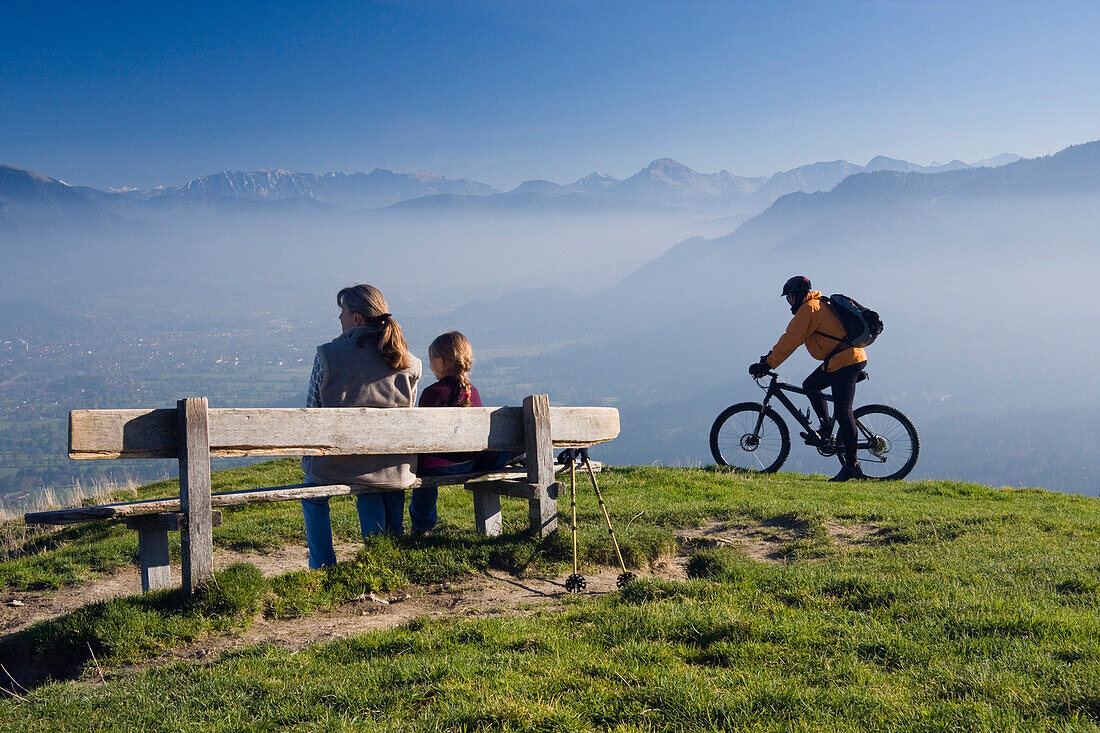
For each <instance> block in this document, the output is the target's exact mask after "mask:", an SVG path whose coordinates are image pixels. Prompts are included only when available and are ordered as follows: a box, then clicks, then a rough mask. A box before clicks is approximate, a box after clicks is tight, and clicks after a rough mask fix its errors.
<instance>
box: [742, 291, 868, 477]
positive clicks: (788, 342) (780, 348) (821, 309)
mask: <svg viewBox="0 0 1100 733" xmlns="http://www.w3.org/2000/svg"><path fill="white" fill-rule="evenodd" d="M783 297H784V298H786V299H787V302H788V303H790V306H791V313H793V314H794V318H792V319H791V322H790V323H789V324H788V325H787V331H786V332H785V333H784V334H783V335H782V336H780V337H779V341H778V342H777V343H776V344H775V346H773V347H772V350H771V351H769V352H768V353H767V355H766V356H762V357H760V361H759V362H758V363H756V364H751V365H750V366H749V374H751V375H752V376H753V377H762V376H764V375H765V374H767V372H768V370H769V369H776V368H778V367H779V365H780V364H782V363H783V362H784V361H786V359H787V357H789V356H790V355H791V354H792V353H794V350H795V349H797V348H798V347H799V346H801V345H802V344H805V345H806V351H808V352H810V356H812V357H813V358H815V359H820V360H821V361H822V364H821V366H820V367H818V368H817V369H815V370H814V371H813V372H812V373H811V374H810V376H808V377H806V380H805V381H804V382H803V383H802V387H803V388H804V389H805V390H806V391H807V392H809V398H810V404H811V405H813V408H814V412H815V413H817V417H818V419H819V420H820V421H821V427H820V428H818V430H817V432H816V433H801V436H802V437H803V438H804V439H805V440H806V442H807V443H810V444H811V445H820V444H822V443H825V442H827V441H828V440H829V439H830V436H831V435H832V432H833V426H834V424H835V425H836V426H837V437H838V438H839V440H840V442H841V443H843V444H844V454H843V456H842V460H843V461H844V465H843V467H842V468H841V469H840V473H838V474H837V475H836V476H833V477H832V478H831V479H829V480H830V481H847V480H849V479H858V478H866V476H864V475H863V470H862V469H861V468H860V467H859V461H858V460H856V418H855V415H853V414H852V402H853V401H854V400H855V396H856V382H857V381H859V378H860V375H861V374H862V373H863V370H864V369H865V368H866V367H867V354H866V353H865V352H864V350H863V349H860V348H857V347H854V346H851V345H850V344H847V343H846V342H845V341H844V336H845V332H844V326H842V325H841V323H840V319H839V318H837V317H836V315H835V314H834V313H833V311H832V310H831V309H830V308H827V307H826V303H825V299H824V298H823V297H822V295H821V293H820V292H819V291H817V290H812V289H811V288H810V281H809V279H808V278H805V277H802V276H801V275H798V276H795V277H792V278H791V279H790V280H788V281H787V282H786V283H785V284H784V285H783ZM826 387H831V388H832V391H833V403H834V404H835V405H836V408H835V411H834V417H833V418H832V419H830V418H829V405H828V403H827V402H826V401H825V397H824V396H823V395H822V391H823V390H824V389H825V388H826Z"/></svg>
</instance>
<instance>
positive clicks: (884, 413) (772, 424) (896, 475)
mask: <svg viewBox="0 0 1100 733" xmlns="http://www.w3.org/2000/svg"><path fill="white" fill-rule="evenodd" d="M769 377H770V381H769V382H768V384H767V386H766V387H765V386H764V385H763V384H761V381H762V380H764V379H766V378H769ZM864 379H867V375H866V373H864V374H863V375H861V376H860V378H859V380H858V381H863V380H864ZM754 380H755V381H756V384H757V386H759V387H760V388H761V389H763V390H765V392H766V394H765V396H764V401H763V402H739V403H737V404H736V405H730V406H729V407H727V408H726V409H725V410H723V411H722V413H721V414H720V415H718V417H717V418H716V419H715V421H714V425H713V426H711V429H710V452H711V454H712V455H713V456H714V460H715V461H716V462H717V463H718V465H720V466H730V467H732V468H735V469H740V470H743V471H753V472H756V473H775V472H776V471H778V470H779V468H780V466H782V465H783V462H784V461H786V460H787V457H788V456H789V455H790V452H791V434H790V431H789V430H787V423H786V422H784V421H783V418H782V417H781V416H780V415H779V413H778V412H776V411H775V410H774V409H773V408H772V407H771V406H770V405H769V403H770V402H771V400H772V398H773V397H774V398H775V399H777V400H779V403H780V404H781V405H783V407H785V408H787V411H788V412H790V413H791V415H792V416H793V417H794V419H795V420H796V421H797V422H798V424H799V425H801V426H802V427H803V428H804V429H805V431H806V433H807V435H808V436H809V437H807V438H806V440H805V442H806V445H809V446H811V447H814V448H816V449H817V452H818V453H820V454H821V455H823V456H836V457H837V458H839V459H841V460H843V458H842V457H843V455H844V445H843V444H842V443H841V442H840V441H839V440H838V439H834V438H832V437H831V436H824V437H822V436H819V435H818V433H817V431H816V430H814V428H813V426H812V425H811V423H810V410H809V409H807V410H806V412H805V414H803V413H802V412H801V411H800V410H799V409H798V408H797V407H795V405H794V403H793V402H792V401H791V400H790V398H789V397H787V395H785V394H783V393H784V392H793V393H795V394H800V395H808V394H809V392H808V391H807V390H805V389H803V388H801V387H796V386H794V385H792V384H787V383H786V382H783V381H781V380H780V378H779V375H778V374H776V373H775V372H772V371H769V372H767V374H766V375H764V376H762V377H754ZM822 396H823V397H824V398H825V399H826V401H828V402H832V401H833V398H832V396H831V395H822ZM854 412H855V416H856V428H857V430H858V433H859V434H858V436H857V442H856V458H857V459H858V460H859V462H860V467H861V468H862V469H863V473H864V474H866V475H867V477H868V478H871V479H874V480H877V481H892V480H897V479H902V478H905V477H906V476H907V475H909V472H910V471H912V470H913V466H915V465H916V463H917V457H918V456H919V455H920V436H918V435H917V429H916V427H915V426H914V425H913V421H912V420H910V419H909V418H908V417H906V416H905V414H904V413H902V412H901V411H900V410H897V409H895V408H893V407H889V406H888V405H863V406H862V407H858V408H856V409H855V411H854ZM834 425H835V423H834Z"/></svg>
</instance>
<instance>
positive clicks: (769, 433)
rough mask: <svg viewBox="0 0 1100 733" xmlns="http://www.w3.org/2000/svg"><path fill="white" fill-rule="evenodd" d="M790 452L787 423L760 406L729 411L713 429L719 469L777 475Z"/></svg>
mask: <svg viewBox="0 0 1100 733" xmlns="http://www.w3.org/2000/svg"><path fill="white" fill-rule="evenodd" d="M790 452H791V436H790V433H789V432H788V431H787V423H785V422H783V418H781V417H780V416H779V414H778V413H777V412H776V411H775V410H773V409H772V408H770V407H764V406H763V405H761V404H760V403H759V402H740V403H738V404H736V405H731V406H730V407H727V408H726V409H725V410H723V411H722V414H721V415H719V416H718V418H717V419H716V420H715V421H714V425H713V426H711V429H710V453H711V455H712V456H714V460H715V462H716V463H717V464H718V465H719V466H731V467H732V468H739V469H741V470H743V471H756V472H759V473H774V472H775V471H778V470H779V467H780V466H782V465H783V461H785V460H787V455H788V454H789V453H790Z"/></svg>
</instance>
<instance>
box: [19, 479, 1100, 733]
mask: <svg viewBox="0 0 1100 733" xmlns="http://www.w3.org/2000/svg"><path fill="white" fill-rule="evenodd" d="M234 471H235V472H234V473H232V474H231V477H230V476H226V475H225V474H219V478H218V480H225V481H232V482H236V485H241V484H242V483H246V482H249V481H253V480H258V476H260V475H264V477H265V479H266V478H270V476H271V474H270V473H267V472H275V474H277V475H282V474H280V473H279V472H283V471H287V472H291V473H292V472H293V467H292V466H290V465H289V464H288V463H287V462H285V461H281V462H276V463H273V464H264V465H263V466H259V467H250V468H248V469H235V470H234ZM292 480H293V479H290V480H286V481H273V482H271V483H279V482H283V483H290V482H292ZM600 485H601V488H602V489H604V492H605V495H606V497H607V502H608V506H609V509H610V510H611V511H612V518H613V521H614V522H615V527H616V534H618V535H619V537H620V541H621V542H622V543H623V545H624V549H625V554H626V556H627V557H628V558H629V561H628V562H629V563H630V564H632V565H634V566H636V567H640V568H642V569H643V574H644V568H645V567H646V566H647V564H648V563H649V562H650V561H651V560H653V559H654V558H656V557H657V556H659V555H661V554H665V553H667V552H669V550H670V548H671V541H672V536H673V532H674V531H675V530H682V529H684V528H693V527H694V528H698V527H703V526H707V527H712V526H715V525H717V527H718V529H719V530H720V531H726V532H730V533H738V532H740V533H743V534H744V533H748V532H752V533H755V534H756V535H757V536H760V537H765V536H768V535H771V539H772V540H773V541H772V546H773V548H774V550H775V552H774V557H773V561H767V562H766V561H761V560H754V559H751V558H750V557H748V556H746V555H745V554H744V553H743V552H742V551H740V550H738V549H734V548H731V547H721V546H720V547H713V546H704V545H702V544H700V545H699V546H697V547H696V549H694V551H692V552H691V556H690V558H689V562H688V571H689V574H690V576H691V577H690V579H688V580H686V581H683V582H670V581H657V580H642V581H640V582H637V583H634V584H631V585H630V586H628V587H627V588H626V589H625V590H624V591H622V592H619V593H614V594H610V595H608V596H606V597H603V598H601V599H599V600H596V601H584V600H580V599H567V600H568V601H569V602H567V607H566V610H565V612H564V613H562V612H556V613H547V612H540V611H537V610H535V611H533V612H531V613H530V614H528V615H524V616H519V617H508V618H491V619H480V620H470V619H438V620H427V619H418V620H414V621H413V622H411V623H409V624H406V625H405V626H402V627H399V628H396V629H392V630H389V631H381V632H375V633H369V634H365V635H362V636H357V637H354V638H351V639H348V640H345V641H341V642H336V643H332V644H325V645H317V646H314V647H310V648H308V649H305V650H301V651H290V650H286V649H282V648H278V647H274V646H257V647H249V648H245V649H242V650H239V651H236V652H232V653H228V654H225V655H223V656H222V657H220V658H218V659H217V660H215V661H213V662H211V663H207V664H196V663H192V662H182V663H176V664H172V665H166V666H153V667H150V668H145V669H141V668H134V669H127V668H126V667H125V665H126V664H128V663H131V662H135V661H140V660H144V659H148V658H150V656H153V655H155V654H157V653H159V652H160V651H161V650H163V649H164V648H166V647H171V646H173V645H176V644H179V643H183V642H184V641H186V640H188V639H192V638H199V637H201V636H202V635H204V634H207V633H210V632H211V631H215V630H219V629H233V628H241V627H243V626H246V625H247V624H249V623H251V622H252V620H253V619H255V618H256V617H258V616H268V617H272V618H274V617H284V616H294V615H301V614H309V613H312V612H314V611H315V610H318V609H321V608H330V607H332V606H333V605H336V604H339V603H341V602H343V600H346V599H347V598H350V597H354V595H357V594H358V593H361V592H365V591H367V590H377V591H380V592H384V591H387V590H392V589H397V588H400V587H401V586H403V585H405V584H408V583H425V582H437V581H440V580H445V579H452V578H457V577H461V576H462V575H464V574H467V573H469V572H472V571H474V570H476V569H479V568H485V567H496V568H501V569H506V570H509V571H511V572H516V573H524V572H526V573H538V572H550V573H562V572H568V570H567V569H566V568H567V561H568V558H569V550H570V547H569V545H568V533H567V532H559V533H558V535H556V536H555V537H553V538H551V539H550V540H548V541H545V542H534V541H532V540H529V539H527V538H525V537H524V536H523V535H522V533H520V532H519V530H520V529H521V526H522V524H523V523H525V519H526V517H525V512H523V511H522V510H520V509H516V508H513V511H512V512H511V513H510V514H509V513H508V511H507V510H508V508H510V507H511V506H512V505H508V506H506V525H505V529H506V534H505V536H503V537H502V538H496V539H486V538H479V537H477V536H475V535H473V534H472V533H471V532H469V531H468V529H467V527H468V526H469V525H470V523H471V522H472V520H471V517H472V512H471V509H470V499H469V497H468V496H467V495H466V492H462V491H460V490H446V491H444V492H442V494H441V502H440V510H441V517H442V518H443V521H444V527H445V528H444V531H443V532H442V533H441V534H440V535H439V536H437V537H429V538H427V539H425V540H417V539H413V538H378V539H373V540H371V541H370V542H369V543H368V544H367V545H366V546H365V547H364V549H363V550H362V551H361V552H360V554H359V555H358V557H357V558H356V559H355V560H354V561H351V562H347V563H341V564H340V565H338V566H337V567H336V568H334V569H333V570H330V571H327V572H298V573H289V574H286V575H283V576H278V577H275V578H271V579H264V578H262V577H261V576H260V575H259V573H258V572H257V571H256V570H255V569H254V568H252V567H251V566H247V565H240V566H235V567H233V568H230V569H228V570H226V571H224V572H223V573H221V574H219V576H218V583H217V585H216V586H212V587H211V588H209V589H207V590H206V591H205V592H204V595H203V596H201V597H200V598H199V599H198V601H197V602H196V603H194V604H190V605H186V604H182V603H180V602H179V599H178V597H177V596H175V595H174V594H173V593H168V592H163V593H160V594H150V595H148V596H144V597H138V598H129V599H117V600H114V601H110V602H107V603H103V604H95V605H92V606H87V607H85V608H82V609H80V610H79V611H77V612H75V613H74V614H70V615H69V616H66V617H63V618H60V619H55V620H52V621H49V622H46V623H43V624H38V625H36V626H34V627H31V628H29V629H27V630H26V631H24V632H22V633H21V634H19V635H15V636H14V637H7V638H5V639H3V640H2V641H0V659H3V658H5V656H6V657H7V658H9V659H11V658H12V656H13V655H17V654H36V653H37V654H41V653H43V650H46V651H47V652H48V653H49V654H51V655H55V656H57V657H58V658H60V657H62V656H64V654H65V653H66V652H65V650H69V653H71V658H70V660H69V662H68V667H67V668H66V670H65V671H64V672H62V673H57V674H55V677H57V678H59V679H61V680H63V679H64V678H66V677H72V676H75V675H77V674H79V673H80V671H81V669H84V670H87V669H88V665H89V663H90V658H86V657H87V656H88V655H87V647H88V646H91V648H93V649H94V650H95V652H96V656H97V658H98V660H99V662H100V663H101V664H103V665H105V666H106V667H107V670H108V681H107V684H106V685H105V686H100V685H99V684H98V682H96V683H95V684H88V683H84V682H80V681H67V682H66V681H58V682H53V683H49V684H44V685H40V686H37V687H33V686H32V687H31V689H30V691H29V692H26V693H22V692H21V693H20V694H21V696H22V697H24V698H26V700H25V701H22V700H17V699H10V700H7V701H0V730H9V729H10V730H16V729H18V730H21V731H26V730H66V729H73V730H76V729H94V728H155V729H180V728H184V727H187V728H197V729H204V730H258V729H281V728H304V729H319V730H332V729H347V728H364V727H368V726H369V727H370V728H373V729H379V730H390V729H401V730H477V729H494V730H532V729H534V730H604V729H618V730H685V729H754V730H852V731H855V730H868V729H870V730H899V731H900V730H905V731H912V730H916V731H946V730H990V731H993V730H997V731H1000V730H1059V731H1064V730H1096V729H1097V728H1098V727H1100V612H1098V610H1097V609H1098V607H1100V553H1098V552H1097V550H1098V549H1100V502H1097V501H1096V500H1095V499H1088V498H1083V497H1079V496H1066V495H1060V494H1054V493H1050V492H1044V491H1037V490H1011V489H1004V490H1002V489H993V488H989V487H984V486H979V485H974V484H962V483H954V482H931V481H926V482H913V483H906V482H897V483H884V484H877V483H862V482H861V483H849V484H842V485H835V484H827V483H825V482H824V481H822V480H821V479H820V477H817V478H814V477H805V476H798V475H793V474H780V475H777V476H768V477H758V476H752V477H745V476H739V475H733V474H728V473H724V472H722V471H719V470H706V469H703V470H699V469H667V468H652V467H643V468H622V469H613V470H609V471H607V472H606V473H605V474H603V475H602V476H601V477H600ZM158 490H160V491H161V492H162V493H163V492H164V490H165V487H163V486H162V487H159V489H158ZM142 491H145V489H143V490H142ZM590 494H591V491H590V490H589V489H588V488H587V487H585V489H584V492H583V493H582V495H581V498H582V504H581V515H582V516H581V525H582V528H583V529H584V532H583V533H582V538H581V544H582V554H583V557H584V562H585V563H586V564H587V565H588V566H589V567H592V566H593V565H599V564H605V565H606V564H612V562H611V560H612V557H613V555H612V554H611V552H610V548H609V546H608V541H607V535H606V530H605V529H601V526H602V525H601V521H602V519H601V517H600V515H599V514H598V508H597V507H596V506H595V502H594V500H593V499H592V498H591V496H590ZM333 506H334V512H333V513H334V516H339V517H340V519H339V520H338V521H336V522H335V524H336V525H337V528H338V532H339V533H342V535H343V536H345V537H347V536H348V535H351V536H352V537H354V535H355V526H354V521H355V520H354V511H353V509H351V507H350V502H346V501H345V502H334V504H333ZM297 512H298V510H297V508H296V507H286V506H279V505H266V506H259V507H250V508H245V509H242V510H240V511H239V512H233V513H232V514H231V515H227V517H226V522H225V525H223V527H221V528H219V529H218V530H216V532H220V534H218V535H216V540H215V541H216V543H217V544H220V545H222V546H234V547H247V548H251V549H263V548H269V547H274V546H276V545H280V544H282V543H284V542H301V528H300V521H301V520H300V516H299V515H298V513H297ZM837 526H841V527H851V528H859V529H860V530H861V534H860V537H861V539H859V540H858V541H857V540H852V541H838V539H837V535H836V533H835V531H833V532H831V531H830V528H833V529H835V527H837ZM66 531H71V530H66ZM83 531H84V532H86V533H87V534H85V535H79V536H75V535H74V536H67V537H66V538H65V539H58V540H56V541H55V545H51V546H49V547H48V548H47V547H46V546H42V548H41V549H37V550H35V549H33V548H29V549H28V550H27V552H26V554H24V555H23V556H22V557H20V558H18V559H16V560H14V561H11V562H13V563H16V564H20V563H22V565H20V567H22V568H23V570H21V571H20V572H21V573H24V575H8V576H5V575H0V578H2V577H30V576H29V573H30V572H31V571H30V568H31V567H35V565H34V562H32V560H35V559H36V558H38V559H39V560H40V562H44V558H47V557H49V556H50V555H52V554H56V553H61V552H64V551H65V550H67V549H68V550H73V548H74V547H77V546H79V547H82V548H83V550H81V551H80V552H79V553H78V554H77V555H76V559H73V560H72V562H73V563H74V564H75V566H76V570H74V571H73V572H72V574H71V577H72V582H75V583H80V582H83V581H84V580H86V579H87V578H89V577H92V575H94V573H95V572H99V571H98V570H97V569H96V568H95V564H94V563H92V562H86V561H85V559H86V558H89V557H91V556H92V555H93V554H94V553H93V552H92V548H93V547H94V546H95V545H97V544H100V543H103V542H108V543H109V541H110V540H111V537H112V536H113V535H112V534H111V532H110V531H109V530H107V531H106V535H105V537H103V538H99V539H97V538H96V537H97V536H96V535H95V532H96V531H98V532H101V533H102V532H104V531H105V530H104V529H102V528H99V529H98V530H97V529H95V528H92V527H88V528H85V530H83ZM73 551H74V552H75V550H73ZM82 558H84V559H82ZM8 564H9V563H4V564H3V565H0V573H3V572H8V571H6V566H7V565H8ZM35 572H36V573H38V574H39V575H40V576H42V577H48V574H49V573H48V570H47V569H46V566H44V565H42V566H41V567H39V569H38V570H36V571H35ZM9 587H12V586H10V585H9ZM81 648H84V649H85V651H84V652H83V653H82V652H81V651H80V650H81Z"/></svg>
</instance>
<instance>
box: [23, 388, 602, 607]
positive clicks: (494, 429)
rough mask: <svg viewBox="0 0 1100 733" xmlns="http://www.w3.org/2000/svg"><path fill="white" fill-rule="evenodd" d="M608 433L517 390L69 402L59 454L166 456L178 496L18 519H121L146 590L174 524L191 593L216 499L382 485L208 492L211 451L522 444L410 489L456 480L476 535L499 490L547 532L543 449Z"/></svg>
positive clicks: (208, 553) (492, 522) (548, 475)
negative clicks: (432, 397) (356, 400)
mask: <svg viewBox="0 0 1100 733" xmlns="http://www.w3.org/2000/svg"><path fill="white" fill-rule="evenodd" d="M618 434H619V412H618V410H616V409H614V408H609V407H550V402H549V399H548V398H547V396H546V395H532V396H530V397H527V398H525V399H524V400H523V407H461V408H460V407H445V408H430V409H424V408H391V409H380V408H367V407H364V408H299V409H280V408H244V409H209V407H208V404H207V400H206V398H205V397H195V398H190V399H186V400H180V401H179V402H178V403H177V407H176V409H175V410H172V409H159V410H74V411H72V412H70V413H69V457H70V458H74V459H82V460H83V459H101V458H103V459H105V458H175V459H177V460H178V461H179V476H180V494H179V497H178V498H165V499H152V500H147V501H134V502H125V503H119V504H107V505H102V506H89V507H76V508H71V509H59V510H54V511H48V512H31V513H28V514H26V515H24V518H25V520H26V522H27V523H28V524H51V525H57V524H73V523H78V522H88V521H95V520H102V519H125V520H126V522H127V526H129V527H130V528H132V529H135V530H137V532H138V555H139V561H140V565H141V586H142V589H143V590H146V591H148V590H153V589H156V588H163V587H166V586H169V585H170V584H171V574H170V569H169V564H168V532H169V531H170V530H172V531H178V532H180V537H181V548H182V553H181V554H182V560H183V588H184V592H185V593H187V594H188V595H190V594H192V593H193V592H194V591H195V589H197V588H198V587H199V586H200V585H201V584H202V583H204V582H205V581H207V580H209V579H210V578H211V577H212V576H213V573H214V565H213V535H212V528H213V527H214V526H216V525H217V524H220V522H221V512H219V511H217V508H218V507H226V506H239V505H242V504H253V503H264V502H273V501H291V500H296V499H305V498H311V497H324V496H341V495H345V494H357V493H369V492H375V491H380V490H383V489H374V488H372V487H368V486H359V485H345V484H334V485H327V486H311V485H304V484H299V485H294V486H278V487H272V488H263V489H246V490H243V491H233V492H225V493H219V494H212V493H211V490H210V457H211V456H286V455H354V454H359V455H363V454H366V455H380V454H406V453H450V452H465V451H483V450H495V451H526V454H527V457H526V468H524V469H519V470H516V471H507V470H504V471H494V472H478V473H469V474H460V475H452V476H439V477H429V478H423V479H420V481H419V482H418V484H417V485H421V486H441V485H457V484H462V485H464V486H465V487H466V488H467V489H469V490H471V491H472V492H473V497H474V519H475V527H476V529H477V530H478V531H479V532H481V533H483V534H487V535H497V534H499V533H500V532H501V507H500V497H501V496H511V497H519V498H522V499H527V501H528V521H529V525H530V529H531V531H532V532H533V533H535V534H537V535H539V536H546V535H548V534H549V533H551V532H553V531H554V530H555V529H556V528H557V501H556V496H557V484H556V482H555V471H556V468H558V467H555V465H554V448H576V447H587V446H590V445H594V444H596V443H602V442H605V441H608V440H612V439H614V438H615V437H616V436H617V435H618Z"/></svg>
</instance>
